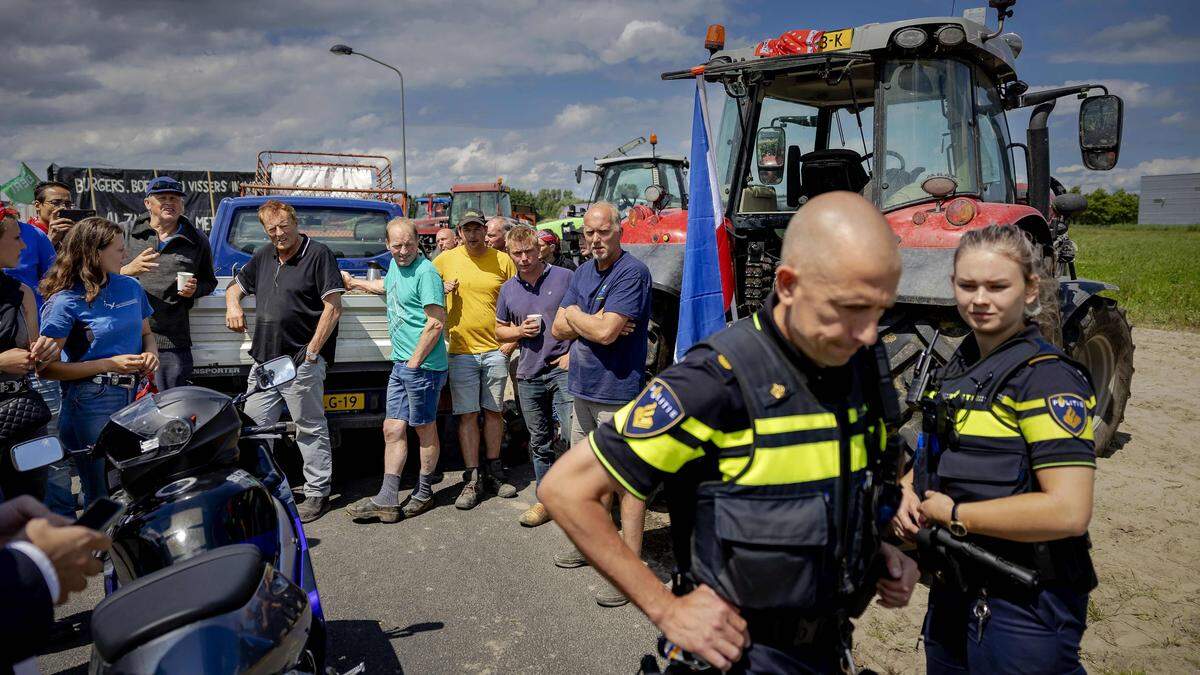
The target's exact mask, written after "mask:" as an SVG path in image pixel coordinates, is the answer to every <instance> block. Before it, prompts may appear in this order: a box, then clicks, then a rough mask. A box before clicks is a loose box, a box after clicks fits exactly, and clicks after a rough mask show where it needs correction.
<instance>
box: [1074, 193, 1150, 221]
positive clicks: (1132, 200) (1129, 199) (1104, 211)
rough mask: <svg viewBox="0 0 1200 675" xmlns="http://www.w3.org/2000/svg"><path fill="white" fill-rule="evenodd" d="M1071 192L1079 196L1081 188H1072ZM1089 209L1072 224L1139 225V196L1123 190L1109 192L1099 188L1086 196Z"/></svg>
mask: <svg viewBox="0 0 1200 675" xmlns="http://www.w3.org/2000/svg"><path fill="white" fill-rule="evenodd" d="M1070 191H1071V192H1074V193H1075V194H1079V193H1080V192H1081V190H1080V189H1079V186H1075V187H1073V188H1071V190H1070ZM1085 196H1086V197H1087V208H1086V209H1084V211H1083V213H1080V214H1079V215H1078V216H1076V217H1074V218H1073V219H1071V222H1072V223H1078V224H1080V225H1100V226H1108V225H1122V224H1133V223H1137V220H1138V196H1137V194H1136V193H1133V192H1126V191H1125V190H1123V189H1119V190H1116V191H1115V192H1109V191H1107V190H1105V189H1104V188H1097V189H1095V190H1092V191H1091V192H1089V193H1087V194H1086V195H1085Z"/></svg>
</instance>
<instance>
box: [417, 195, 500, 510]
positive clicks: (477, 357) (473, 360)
mask: <svg viewBox="0 0 1200 675" xmlns="http://www.w3.org/2000/svg"><path fill="white" fill-rule="evenodd" d="M486 234H487V228H486V225H485V220H484V217H483V214H481V213H479V212H478V211H467V212H466V214H464V216H463V219H462V220H461V221H459V223H458V236H459V238H460V239H461V240H462V245H461V246H458V247H456V248H452V249H450V250H449V251H445V252H443V253H442V254H441V255H439V256H438V257H437V258H435V259H434V261H433V266H434V267H436V268H437V271H438V273H439V274H441V275H442V280H443V282H444V284H445V290H446V335H447V336H448V338H449V341H450V397H451V399H452V400H453V403H454V411H453V412H454V414H455V415H458V443H459V445H461V446H462V453H463V462H464V463H465V464H466V467H467V470H466V473H465V475H464V476H463V489H462V493H461V494H459V496H458V499H457V500H456V501H455V502H454V505H455V506H457V507H458V508H460V509H470V508H474V507H475V505H476V504H478V503H479V496H480V492H482V491H492V492H495V493H496V494H498V495H499V496H501V497H516V496H517V488H516V487H515V486H514V485H512V484H511V483H509V482H508V479H507V477H506V476H505V474H504V468H503V467H502V466H501V464H500V440H501V438H503V436H504V416H503V410H504V383H505V381H506V380H507V379H508V357H509V354H511V353H512V350H513V348H514V347H515V345H516V343H509V344H505V345H501V344H500V343H499V342H498V341H497V340H496V298H497V297H498V296H499V295H500V286H501V285H502V284H503V283H504V282H505V281H508V280H509V279H511V278H512V277H514V276H516V274H517V268H516V265H514V264H513V261H512V258H510V257H508V254H507V253H504V252H502V251H497V250H496V249H494V248H490V247H489V246H488V245H487V241H486ZM480 408H482V409H483V435H484V442H485V444H486V447H487V464H486V465H485V466H484V467H483V471H482V472H481V471H480V465H479V410H480Z"/></svg>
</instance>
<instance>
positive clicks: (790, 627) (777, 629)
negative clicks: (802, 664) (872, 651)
mask: <svg viewBox="0 0 1200 675" xmlns="http://www.w3.org/2000/svg"><path fill="white" fill-rule="evenodd" d="M742 617H743V618H744V619H746V624H747V627H746V628H747V630H748V631H749V632H750V640H751V642H754V643H756V644H763V645H767V646H769V647H775V648H777V649H789V648H792V647H803V646H805V645H810V644H813V643H816V642H828V643H829V644H831V645H832V644H836V643H837V630H836V629H837V621H836V620H834V618H833V617H821V618H816V619H806V618H803V617H798V616H788V615H787V614H783V613H781V612H751V611H743V612H742Z"/></svg>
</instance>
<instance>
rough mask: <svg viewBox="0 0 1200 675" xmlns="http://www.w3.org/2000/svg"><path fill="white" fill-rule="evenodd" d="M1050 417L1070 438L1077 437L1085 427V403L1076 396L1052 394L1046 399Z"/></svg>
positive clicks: (1080, 397)
mask: <svg viewBox="0 0 1200 675" xmlns="http://www.w3.org/2000/svg"><path fill="white" fill-rule="evenodd" d="M1046 408H1047V409H1048V410H1049V411H1050V417H1051V418H1052V419H1053V420H1054V421H1055V422H1056V423H1057V424H1058V426H1060V427H1062V428H1063V429H1065V430H1066V432H1067V433H1069V434H1071V435H1072V436H1079V435H1080V434H1082V433H1083V432H1084V429H1085V428H1086V427H1087V401H1085V400H1083V397H1082V396H1080V395H1078V394H1054V395H1052V396H1047V397H1046Z"/></svg>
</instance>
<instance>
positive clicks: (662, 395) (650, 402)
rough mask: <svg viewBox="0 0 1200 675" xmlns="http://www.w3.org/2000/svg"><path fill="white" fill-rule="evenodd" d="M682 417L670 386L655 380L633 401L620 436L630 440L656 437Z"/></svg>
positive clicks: (680, 408)
mask: <svg viewBox="0 0 1200 675" xmlns="http://www.w3.org/2000/svg"><path fill="white" fill-rule="evenodd" d="M683 417H684V413H683V405H682V404H681V403H680V402H679V397H678V396H676V395H675V392H674V391H672V390H671V385H669V384H667V383H666V382H663V381H662V380H659V379H657V378H656V379H654V380H651V381H650V384H649V385H648V386H647V387H646V388H645V389H644V390H642V393H641V395H640V396H638V397H637V399H636V400H634V402H633V407H632V408H631V409H630V410H629V417H627V418H626V419H625V425H624V427H623V428H622V429H621V434H622V435H625V436H628V437H630V438H647V437H650V436H657V435H658V434H661V433H663V432H664V431H667V430H668V429H670V428H671V427H673V426H675V425H676V424H679V423H680V422H681V421H683Z"/></svg>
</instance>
